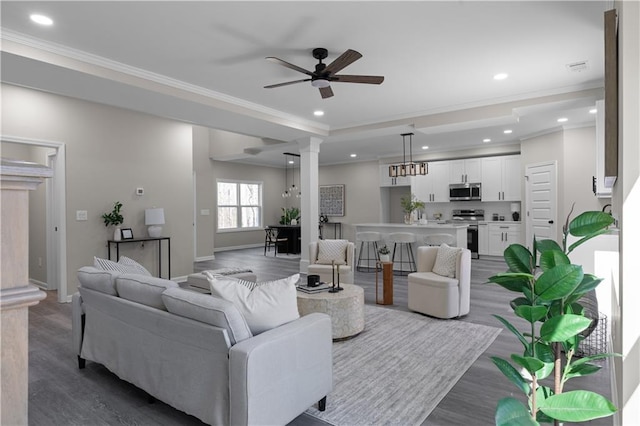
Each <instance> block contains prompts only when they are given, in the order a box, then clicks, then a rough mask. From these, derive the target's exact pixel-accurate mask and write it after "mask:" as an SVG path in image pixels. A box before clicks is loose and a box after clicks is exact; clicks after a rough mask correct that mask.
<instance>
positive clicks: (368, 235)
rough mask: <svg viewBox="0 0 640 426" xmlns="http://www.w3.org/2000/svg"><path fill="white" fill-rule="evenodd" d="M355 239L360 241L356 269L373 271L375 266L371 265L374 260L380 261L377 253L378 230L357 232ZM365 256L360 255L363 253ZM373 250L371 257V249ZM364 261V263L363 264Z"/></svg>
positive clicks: (374, 262)
mask: <svg viewBox="0 0 640 426" xmlns="http://www.w3.org/2000/svg"><path fill="white" fill-rule="evenodd" d="M356 241H360V250H359V252H358V263H357V264H356V270H357V271H360V272H375V270H376V267H375V266H373V267H371V263H373V265H375V264H376V262H379V261H380V256H379V255H378V241H380V233H379V232H358V233H357V234H356ZM365 249H366V257H362V255H363V254H364V253H365ZM372 250H373V257H371V251H372ZM363 263H364V265H363Z"/></svg>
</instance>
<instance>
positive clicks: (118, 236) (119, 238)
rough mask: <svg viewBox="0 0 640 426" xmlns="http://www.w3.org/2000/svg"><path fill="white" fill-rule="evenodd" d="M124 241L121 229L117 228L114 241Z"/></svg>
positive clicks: (114, 232)
mask: <svg viewBox="0 0 640 426" xmlns="http://www.w3.org/2000/svg"><path fill="white" fill-rule="evenodd" d="M121 239H122V232H120V227H119V226H116V228H115V229H114V230H113V241H120V240H121Z"/></svg>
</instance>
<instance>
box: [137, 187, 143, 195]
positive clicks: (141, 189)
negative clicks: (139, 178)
mask: <svg viewBox="0 0 640 426" xmlns="http://www.w3.org/2000/svg"><path fill="white" fill-rule="evenodd" d="M136 195H144V188H136Z"/></svg>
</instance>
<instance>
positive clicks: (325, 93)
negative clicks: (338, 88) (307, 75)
mask: <svg viewBox="0 0 640 426" xmlns="http://www.w3.org/2000/svg"><path fill="white" fill-rule="evenodd" d="M319 90H320V96H322V99H326V98H330V97H332V96H333V90H331V86H327V87H321V88H320V89H319Z"/></svg>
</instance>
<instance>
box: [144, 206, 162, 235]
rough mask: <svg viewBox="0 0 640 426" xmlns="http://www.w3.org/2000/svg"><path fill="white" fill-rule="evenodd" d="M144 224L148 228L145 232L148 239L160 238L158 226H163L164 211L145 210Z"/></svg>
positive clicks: (160, 228) (160, 209) (160, 232)
mask: <svg viewBox="0 0 640 426" xmlns="http://www.w3.org/2000/svg"><path fill="white" fill-rule="evenodd" d="M144 223H145V225H147V226H148V228H147V232H148V233H149V236H150V237H152V238H158V237H160V236H161V235H162V226H160V225H164V209H163V208H153V209H146V210H145V211H144Z"/></svg>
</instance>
